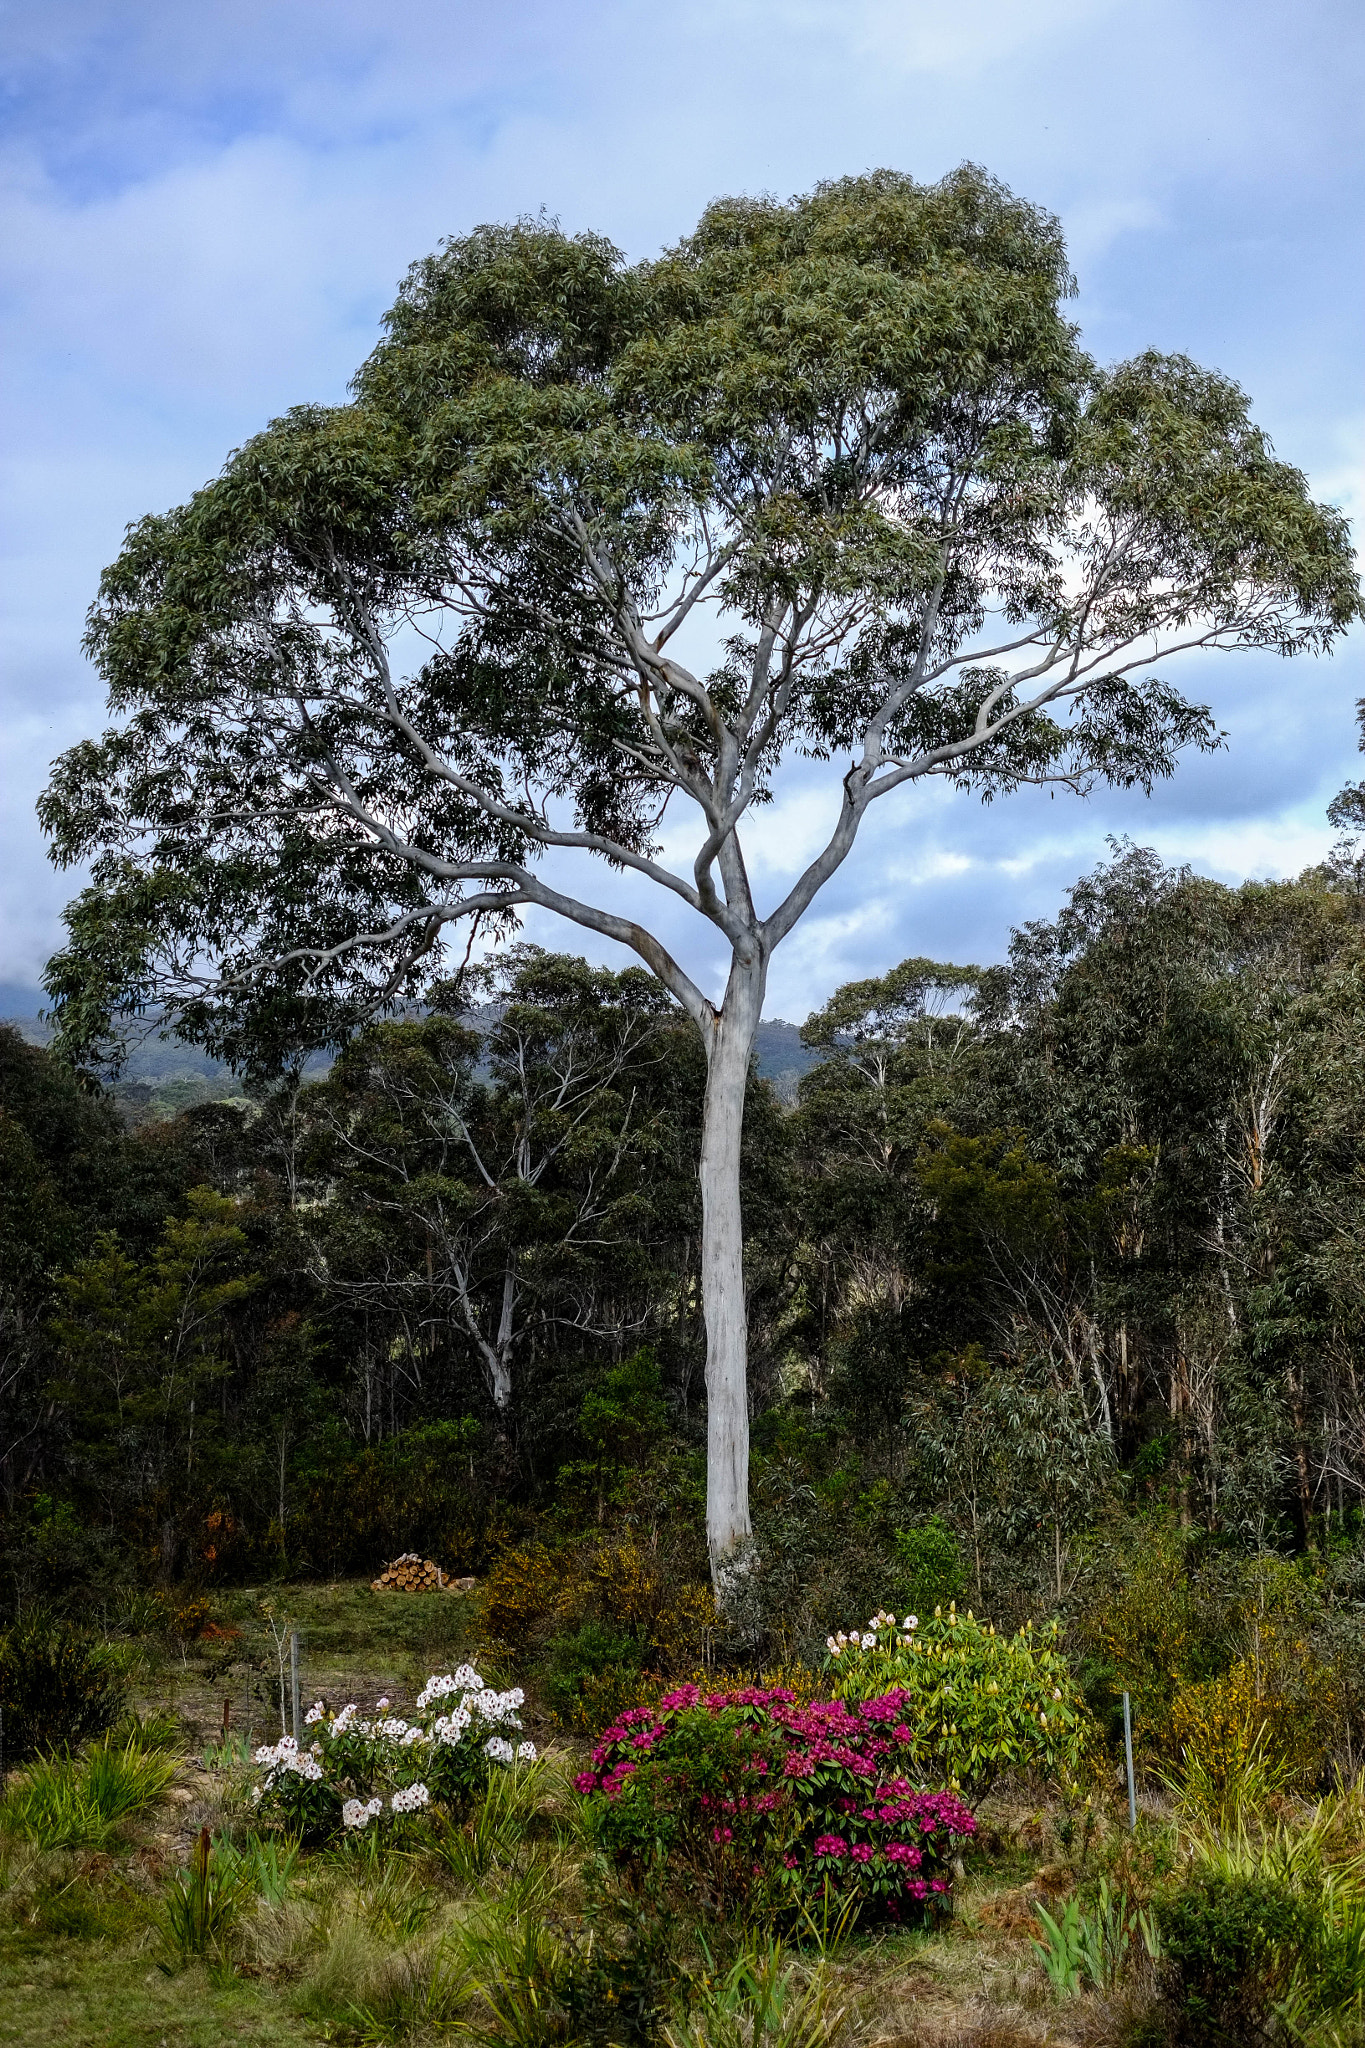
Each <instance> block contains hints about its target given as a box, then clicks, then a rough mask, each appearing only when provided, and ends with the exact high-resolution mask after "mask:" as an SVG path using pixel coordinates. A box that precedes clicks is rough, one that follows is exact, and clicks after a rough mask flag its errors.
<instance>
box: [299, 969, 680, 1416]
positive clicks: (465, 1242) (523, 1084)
mask: <svg viewBox="0 0 1365 2048" xmlns="http://www.w3.org/2000/svg"><path fill="white" fill-rule="evenodd" d="M479 988H482V989H483V991H484V992H485V993H486V995H487V996H488V998H489V1000H488V1001H487V1002H486V1003H485V1004H483V1005H475V1004H473V1003H472V1002H471V1000H470V999H471V997H472V996H473V994H474V993H475V992H476V991H477V990H478V989H479ZM454 1000H456V1001H458V1003H459V1008H458V1010H457V1012H456V1014H454V1015H451V1014H448V1013H445V1012H440V1011H438V1012H435V1013H433V1014H430V1015H428V1016H425V1017H423V1018H421V1019H418V1020H406V1021H401V1022H398V1021H395V1022H386V1023H381V1024H378V1025H375V1026H373V1027H372V1028H371V1029H369V1030H367V1031H363V1032H361V1033H359V1034H358V1035H357V1036H356V1037H355V1038H353V1039H352V1040H351V1042H350V1044H349V1045H348V1046H347V1047H346V1048H345V1050H344V1051H343V1052H342V1054H341V1056H340V1057H339V1058H338V1059H337V1060H336V1062H335V1063H334V1065H333V1067H332V1070H331V1072H330V1074H329V1075H328V1077H327V1079H326V1080H325V1081H323V1082H320V1083H319V1084H318V1085H317V1086H316V1087H314V1088H312V1089H309V1090H308V1091H307V1092H306V1094H305V1097H304V1113H305V1117H306V1119H307V1122H308V1124H309V1126H310V1129H311V1133H312V1142H313V1161H312V1163H313V1165H314V1169H315V1170H321V1171H325V1172H326V1174H327V1176H328V1178H329V1180H330V1184H331V1188H332V1191H333V1200H332V1202H330V1203H329V1204H326V1205H324V1206H323V1207H322V1208H321V1209H320V1210H319V1211H318V1212H317V1213H316V1216H315V1219H314V1220H315V1221H316V1222H317V1224H318V1226H319V1228H318V1253H317V1255H318V1258H319V1261H320V1266H321V1268H322V1270H323V1271H324V1272H325V1284H326V1285H327V1286H328V1288H329V1289H330V1291H332V1292H333V1293H334V1294H335V1295H337V1296H339V1297H342V1298H345V1299H348V1300H350V1301H352V1302H354V1303H356V1304H359V1305H363V1304H366V1303H371V1302H372V1303H373V1304H374V1305H375V1306H376V1308H380V1309H383V1310H386V1311H388V1312H389V1313H391V1314H396V1315H397V1316H398V1317H399V1318H401V1320H402V1322H403V1323H404V1325H405V1326H406V1327H407V1328H408V1329H409V1330H411V1329H412V1328H413V1327H414V1326H415V1327H416V1328H417V1330H418V1331H419V1332H420V1334H421V1335H422V1337H424V1338H425V1339H428V1340H431V1341H432V1342H434V1341H435V1340H436V1339H437V1338H438V1335H439V1333H440V1332H441V1331H443V1330H447V1329H449V1328H450V1327H452V1326H453V1327H454V1328H455V1329H456V1330H457V1331H459V1332H461V1333H462V1334H463V1336H464V1337H465V1338H466V1339H467V1341H468V1344H469V1346H470V1347H471V1349H472V1351H473V1353H474V1355H475V1357H476V1358H477V1360H478V1365H479V1370H480V1372H481V1374H482V1377H483V1380H484V1383H485V1387H486V1391H487V1393H488V1395H489V1397H490V1399H491V1401H492V1403H493V1406H494V1408H495V1410H496V1411H497V1414H498V1418H499V1423H500V1425H502V1426H506V1424H507V1423H508V1422H509V1420H510V1417H511V1410H512V1404H513V1378H514V1366H515V1365H516V1363H517V1361H518V1360H519V1359H520V1358H521V1357H522V1356H523V1355H524V1353H525V1351H526V1349H527V1346H528V1343H529V1342H531V1341H533V1340H534V1339H535V1338H536V1337H537V1336H539V1337H541V1338H542V1339H543V1338H544V1337H545V1336H546V1335H547V1334H553V1332H554V1331H556V1330H557V1329H558V1330H563V1329H573V1330H578V1331H581V1332H583V1333H584V1334H585V1335H590V1336H593V1337H596V1338H599V1339H601V1338H609V1339H614V1340H620V1339H621V1338H622V1337H623V1336H625V1335H627V1334H629V1333H630V1332H631V1331H634V1330H638V1329H639V1328H640V1327H641V1324H642V1322H643V1321H644V1320H645V1319H646V1318H647V1317H648V1315H649V1308H648V1306H645V1305H643V1304H642V1297H643V1298H644V1302H646V1303H647V1301H648V1298H649V1297H650V1296H652V1295H654V1294H656V1293H657V1292H658V1286H657V1281H658V1275H657V1273H656V1272H655V1271H654V1270H653V1269H652V1267H651V1266H650V1263H649V1253H650V1250H651V1249H652V1248H653V1245H654V1243H655V1241H656V1240H657V1238H658V1237H659V1235H660V1221H659V1218H658V1216H657V1214H656V1211H657V1210H658V1209H663V1210H667V1209H668V1208H669V1203H668V1194H669V1192H670V1188H671V1186H672V1185H673V1184H674V1183H675V1178H676V1164H677V1153H678V1150H679V1146H678V1143H677V1126H678V1123H679V1121H680V1120H681V1121H684V1122H685V1121H686V1120H687V1111H688V1109H689V1108H690V1107H692V1105H691V1104H689V1103H687V1102H686V1100H685V1098H686V1095H687V1092H688V1091H687V1087H686V1081H685V1079H684V1077H683V1076H682V1075H681V1074H680V1073H679V1071H678V1062H677V1060H676V1059H673V1058H671V1057H670V1054H671V1052H672V1051H673V1049H674V1041H676V1039H677V1035H678V1028H679V1025H680V1024H681V1020H680V1019H679V1017H678V1014H677V1011H676V1010H675V1008H674V1006H673V1005H672V1004H671V1003H670V1002H669V1000H668V998H667V996H666V995H665V994H664V992H663V990H662V989H661V988H660V987H659V985H658V983H657V981H655V980H654V979H653V978H652V977H651V976H650V975H648V974H645V973H644V972H643V971H642V970H641V969H640V968H638V967H637V968H629V969H627V970H626V972H625V973H624V974H619V975H618V974H612V973H611V972H609V971H608V970H605V969H594V968H591V967H589V965H588V963H587V962H586V961H585V960H574V959H567V958H564V957H562V956H559V955H555V954H547V953H543V952H541V951H539V949H537V948H534V947H515V948H512V949H510V951H509V952H508V953H505V954H504V955H503V956H502V958H501V960H500V961H499V963H498V966H497V968H496V969H486V970H484V972H483V973H482V974H480V975H479V976H478V977H477V978H475V979H474V981H473V986H472V987H471V986H468V985H466V987H465V988H464V989H463V990H462V992H461V993H460V995H459V996H458V997H456V998H454ZM683 1028H686V1027H683ZM684 1050H690V1048H684ZM670 1169H673V1171H670ZM338 1210H340V1211H341V1212H342V1213H343V1214H344V1215H345V1217H346V1218H347V1220H348V1221H349V1220H350V1219H352V1218H359V1219H360V1221H361V1224H362V1233H363V1234H362V1237H361V1240H360V1243H359V1246H358V1247H355V1246H352V1245H351V1244H350V1241H349V1233H348V1231H347V1229H346V1228H344V1227H343V1228H341V1229H340V1230H338V1229H337V1221H338V1218H337V1213H336V1212H337V1211H338ZM668 1220H669V1223H671V1222H672V1220H673V1219H672V1218H671V1217H670V1218H669V1219H668ZM665 1227H667V1226H665ZM329 1236H330V1237H333V1238H335V1239H336V1240H337V1241H338V1246H339V1248H340V1249H342V1251H343V1255H342V1256H341V1257H336V1256H332V1257H329V1256H328V1254H327V1244H328V1240H329ZM357 1251H358V1256H357ZM347 1253H349V1255H347ZM632 1283H633V1284H632ZM642 1283H643V1284H642ZM649 1283H653V1284H652V1285H651V1284H649Z"/></svg>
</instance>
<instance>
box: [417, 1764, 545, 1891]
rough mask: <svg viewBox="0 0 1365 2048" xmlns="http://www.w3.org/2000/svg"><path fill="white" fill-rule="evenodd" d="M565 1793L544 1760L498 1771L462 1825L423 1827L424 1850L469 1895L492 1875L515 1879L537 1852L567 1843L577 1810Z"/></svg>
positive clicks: (441, 1821) (440, 1821) (444, 1823)
mask: <svg viewBox="0 0 1365 2048" xmlns="http://www.w3.org/2000/svg"><path fill="white" fill-rule="evenodd" d="M567 1793H568V1780H567V1777H566V1774H565V1772H564V1770H563V1769H562V1767H561V1766H560V1765H559V1764H557V1763H556V1762H554V1761H553V1760H552V1759H551V1758H549V1757H538V1758H537V1759H536V1761H535V1762H534V1763H531V1764H519V1765H516V1766H514V1767H512V1768H510V1769H508V1770H504V1771H499V1772H497V1773H496V1774H495V1775H494V1776H493V1777H492V1778H490V1780H489V1782H488V1789H487V1791H486V1792H485V1793H484V1796H483V1798H482V1799H481V1800H480V1801H479V1803H478V1805H477V1806H476V1807H475V1808H474V1811H473V1812H472V1813H471V1814H470V1816H469V1818H468V1819H467V1820H466V1821H465V1822H464V1823H463V1824H458V1823H456V1822H454V1821H449V1820H445V1819H440V1818H437V1819H434V1820H433V1821H432V1822H431V1823H430V1824H429V1826H428V1830H427V1835H426V1843H427V1847H428V1849H429V1850H430V1852H431V1854H432V1855H433V1856H434V1857H435V1858H436V1860H437V1862H438V1863H440V1864H441V1866H442V1867H443V1869H444V1870H445V1871H446V1872H447V1873H448V1874H449V1875H450V1876H451V1877H453V1878H454V1880H455V1882H456V1883H457V1884H459V1885H462V1886H466V1887H469V1888H471V1889H473V1888H478V1887H481V1886H482V1885H483V1883H484V1882H485V1881H486V1880H487V1879H488V1878H489V1877H490V1876H492V1875H493V1873H494V1872H497V1871H502V1872H507V1873H510V1874H513V1875H517V1874H521V1873H522V1872H524V1871H525V1870H526V1868H527V1866H528V1862H529V1860H530V1859H531V1857H532V1856H533V1855H534V1853H535V1850H536V1849H537V1848H539V1847H544V1846H552V1847H554V1848H563V1847H566V1846H567V1845H568V1843H569V1841H570V1840H571V1839H572V1837H573V1835H574V1830H575V1827H576V1825H577V1808H576V1805H575V1803H574V1802H573V1801H572V1800H570V1799H569V1798H568V1796H567ZM557 1809H559V1810H557Z"/></svg>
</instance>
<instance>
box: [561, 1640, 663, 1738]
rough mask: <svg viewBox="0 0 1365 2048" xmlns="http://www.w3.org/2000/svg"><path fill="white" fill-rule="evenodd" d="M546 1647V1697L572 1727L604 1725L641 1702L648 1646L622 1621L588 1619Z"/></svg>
mask: <svg viewBox="0 0 1365 2048" xmlns="http://www.w3.org/2000/svg"><path fill="white" fill-rule="evenodd" d="M546 1647H547V1657H548V1664H549V1671H548V1675H547V1678H546V1682H545V1697H546V1699H547V1700H548V1702H549V1704H550V1707H551V1708H552V1709H553V1711H554V1713H555V1715H556V1716H557V1718H558V1719H559V1720H561V1721H562V1722H563V1723H564V1725H565V1726H566V1727H570V1728H572V1727H588V1728H600V1727H601V1725H602V1722H603V1721H604V1720H610V1719H612V1718H613V1717H614V1715H615V1714H616V1713H618V1712H620V1711H621V1710H622V1709H624V1708H626V1707H630V1706H635V1705H637V1704H638V1703H639V1701H638V1696H639V1693H640V1690H641V1685H640V1674H641V1670H642V1668H643V1664H644V1655H645V1651H644V1645H643V1644H642V1643H641V1641H640V1639H639V1637H638V1636H634V1635H632V1634H630V1632H629V1631H628V1630H626V1629H624V1628H621V1627H620V1626H619V1625H618V1624H617V1623H615V1622H610V1621H593V1620H589V1621H585V1622H583V1623H581V1624H580V1626H579V1627H578V1628H576V1629H574V1630H573V1631H572V1632H571V1633H567V1634H565V1635H562V1636H555V1637H554V1638H553V1639H552V1640H551V1641H550V1643H549V1644H548V1645H547V1646H546Z"/></svg>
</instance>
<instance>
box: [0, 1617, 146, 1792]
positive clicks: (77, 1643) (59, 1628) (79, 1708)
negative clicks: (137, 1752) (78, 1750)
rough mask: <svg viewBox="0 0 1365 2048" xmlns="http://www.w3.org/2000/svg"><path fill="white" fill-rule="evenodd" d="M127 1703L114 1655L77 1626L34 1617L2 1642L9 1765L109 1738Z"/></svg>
mask: <svg viewBox="0 0 1365 2048" xmlns="http://www.w3.org/2000/svg"><path fill="white" fill-rule="evenodd" d="M126 1697H127V1684H126V1681H125V1679H124V1677H123V1673H122V1671H121V1670H120V1668H119V1663H118V1659H117V1658H116V1656H115V1655H114V1653H113V1652H112V1651H111V1650H109V1648H108V1647H107V1646H106V1645H105V1644H103V1643H99V1642H96V1641H93V1640H92V1639H91V1637H89V1636H87V1635H84V1634H83V1633H82V1632H81V1631H80V1630H79V1629H77V1628H73V1627H72V1625H71V1624H70V1622H66V1621H57V1620H54V1619H53V1618H52V1616H50V1615H48V1614H46V1613H44V1612H42V1611H40V1610H38V1609H30V1610H29V1611H28V1612H27V1613H26V1614H24V1615H22V1616H21V1617H20V1619H19V1620H18V1621H16V1622H15V1623H14V1625H13V1627H11V1628H9V1629H7V1630H6V1631H5V1633H4V1634H3V1635H2V1636H0V1707H3V1709H4V1714H5V1761H6V1763H23V1762H24V1761H25V1760H26V1759H27V1758H29V1757H32V1756H37V1755H39V1754H40V1753H41V1752H42V1751H44V1750H62V1749H73V1748H75V1747H76V1746H77V1745H78V1744H79V1743H82V1742H86V1741H88V1740H89V1738H90V1737H91V1736H92V1735H102V1734H103V1733H104V1731H105V1729H106V1728H111V1727H112V1726H113V1724H114V1722H115V1721H117V1720H118V1718H119V1715H120V1714H121V1713H122V1712H123V1705H124V1700H125V1699H126Z"/></svg>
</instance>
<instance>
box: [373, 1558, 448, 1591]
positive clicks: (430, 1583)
mask: <svg viewBox="0 0 1365 2048" xmlns="http://www.w3.org/2000/svg"><path fill="white" fill-rule="evenodd" d="M370 1584H371V1586H372V1587H373V1589H374V1591H375V1592H376V1593H440V1592H443V1591H444V1590H445V1588H446V1587H447V1586H449V1584H450V1580H449V1579H448V1578H447V1577H446V1575H445V1573H444V1572H443V1571H442V1570H441V1567H440V1566H439V1565H438V1564H433V1563H432V1562H431V1559H430V1558H429V1557H419V1556H418V1555H417V1552H416V1551H415V1550H405V1551H404V1552H403V1555H402V1556H401V1557H396V1558H395V1559H394V1561H393V1563H392V1564H388V1565H385V1567H384V1569H383V1571H382V1572H381V1573H380V1574H379V1577H378V1578H377V1579H371V1581H370Z"/></svg>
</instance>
